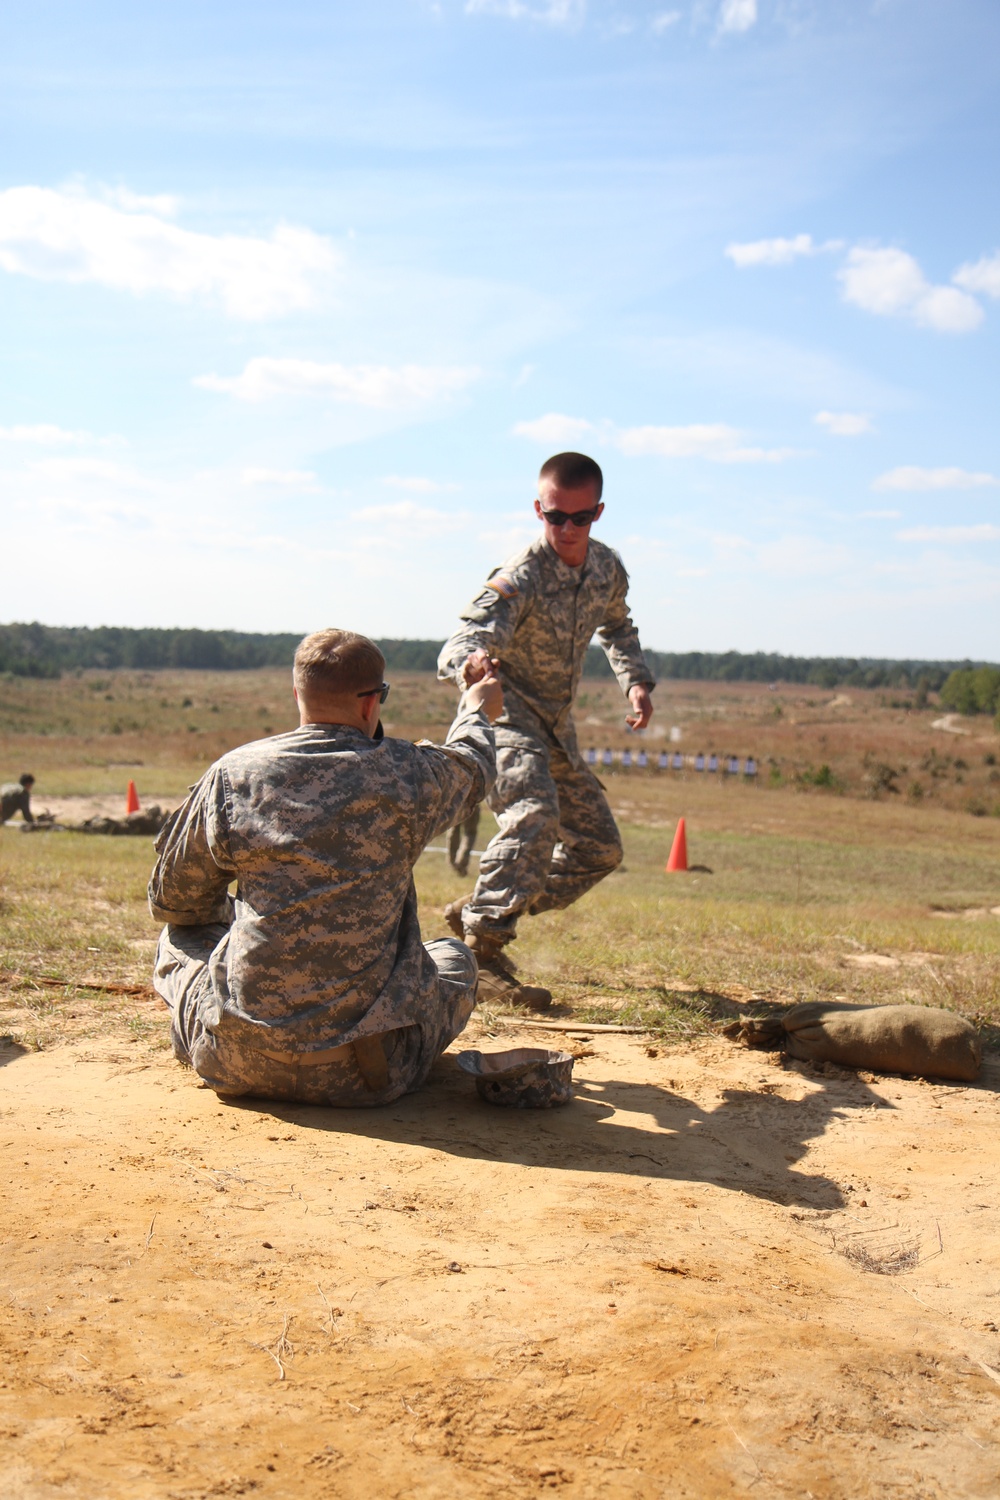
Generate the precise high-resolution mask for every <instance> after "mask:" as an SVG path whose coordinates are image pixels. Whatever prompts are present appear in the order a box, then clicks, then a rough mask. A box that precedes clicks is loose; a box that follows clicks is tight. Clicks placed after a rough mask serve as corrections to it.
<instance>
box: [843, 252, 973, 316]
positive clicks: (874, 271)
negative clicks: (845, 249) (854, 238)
mask: <svg viewBox="0 0 1000 1500" xmlns="http://www.w3.org/2000/svg"><path fill="white" fill-rule="evenodd" d="M837 276H838V279H839V281H840V284H841V286H842V288H843V295H844V300H845V302H851V303H853V304H854V306H855V307H861V308H864V310H865V312H870V313H875V314H877V315H878V316H879V317H887V318H888V317H905V318H910V319H912V321H913V322H914V323H917V324H919V325H920V326H921V327H922V328H933V329H935V330H936V331H937V332H938V333H969V332H971V331H972V329H973V328H978V326H979V324H980V323H981V322H982V320H983V310H982V308H981V307H980V305H979V303H978V302H977V301H976V300H975V298H974V297H970V296H969V295H968V293H967V292H962V291H959V290H958V289H957V288H956V287H953V286H932V285H931V283H930V282H929V281H928V280H927V279H926V277H925V276H924V273H923V271H922V270H921V269H920V266H919V265H918V264H917V262H916V261H915V260H914V258H913V256H912V255H908V254H907V253H906V251H905V250H897V249H893V248H883V249H874V250H872V249H864V248H861V247H858V246H855V248H854V249H853V250H851V251H850V252H849V253H848V256H847V264H846V265H845V266H844V267H843V268H842V269H841V270H840V271H838V273H837Z"/></svg>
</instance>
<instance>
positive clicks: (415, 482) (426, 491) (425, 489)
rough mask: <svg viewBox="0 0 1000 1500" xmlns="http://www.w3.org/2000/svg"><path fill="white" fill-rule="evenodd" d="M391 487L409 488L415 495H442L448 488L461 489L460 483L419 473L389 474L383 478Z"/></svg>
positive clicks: (398, 488) (397, 488)
mask: <svg viewBox="0 0 1000 1500" xmlns="http://www.w3.org/2000/svg"><path fill="white" fill-rule="evenodd" d="M382 483H383V484H387V485H388V486H389V487H390V489H394V490H409V491H410V492H411V493H412V494H414V495H440V494H444V493H445V491H447V490H459V489H461V488H462V486H461V485H460V484H441V483H440V482H439V481H438V480H436V479H423V478H421V477H420V476H419V475H413V476H407V475H403V474H387V475H386V476H385V478H384V479H383V480H382Z"/></svg>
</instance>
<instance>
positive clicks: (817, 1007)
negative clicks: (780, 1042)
mask: <svg viewBox="0 0 1000 1500" xmlns="http://www.w3.org/2000/svg"><path fill="white" fill-rule="evenodd" d="M781 1026H782V1030H783V1031H784V1033H785V1038H784V1046H785V1051H786V1052H787V1053H788V1055H789V1057H797V1058H799V1059H800V1060H801V1061H803V1062H812V1063H824V1062H830V1063H839V1064H840V1065H841V1066H842V1067H847V1068H874V1069H875V1070H876V1071H878V1072H885V1073H916V1074H919V1075H920V1076H922V1077H925V1078H955V1079H960V1080H962V1081H963V1082H966V1083H969V1082H971V1081H972V1079H974V1078H975V1077H976V1076H977V1075H978V1073H979V1068H980V1065H981V1063H982V1060H983V1049H982V1046H981V1044H980V1041H979V1034H978V1032H977V1031H976V1028H975V1027H974V1026H973V1025H972V1024H971V1023H970V1022H969V1021H966V1020H965V1019H964V1018H963V1017H962V1016H958V1015H956V1014H955V1012H954V1011H951V1010H937V1009H933V1008H931V1007H930V1006H926V1005H870V1006H869V1005H848V1004H847V1003H845V1002H843V1001H822V1000H819V1001H810V1002H808V1003H807V1004H805V1005H795V1006H793V1007H792V1009H791V1010H790V1011H787V1012H786V1013H785V1015H784V1016H782V1017H781Z"/></svg>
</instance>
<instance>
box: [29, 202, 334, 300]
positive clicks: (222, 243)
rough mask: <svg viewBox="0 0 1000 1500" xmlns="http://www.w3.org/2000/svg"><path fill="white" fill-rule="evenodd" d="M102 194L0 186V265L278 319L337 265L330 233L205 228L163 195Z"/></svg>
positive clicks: (284, 228) (45, 278)
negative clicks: (174, 211) (126, 197)
mask: <svg viewBox="0 0 1000 1500" xmlns="http://www.w3.org/2000/svg"><path fill="white" fill-rule="evenodd" d="M122 192H123V190H121V189H119V190H118V198H117V203H118V205H119V206H115V205H114V204H112V203H107V202H102V201H101V200H100V199H97V198H93V197H87V196H86V195H85V194H83V193H80V192H74V191H56V190H55V189H51V188H41V187H18V188H8V189H7V190H6V191H5V192H0V269H3V270H4V271H8V272H10V273H11V274H13V275H22V276H31V277H34V278H35V279H37V280H40V281H68V282H74V283H84V282H96V283H97V284H99V285H101V286H107V287H114V288H116V289H118V290H120V291H127V292H131V293H133V294H134V295H136V296H141V295H143V294H146V293H150V292H163V293H165V294H166V295H168V296H170V297H174V298H176V299H177V300H178V301H190V300H192V299H204V300H208V301H210V302H216V303H219V304H220V305H221V306H222V308H223V309H224V310H225V311H226V312H227V313H228V314H229V315H230V316H231V317H234V318H248V319H257V318H273V317H280V316H282V315H283V314H285V313H289V312H293V311H295V310H296V309H299V308H305V307H309V306H311V305H312V303H313V302H314V301H315V300H316V283H317V281H319V280H321V279H322V278H324V277H329V276H330V275H331V274H332V273H333V271H334V270H335V269H336V268H337V265H338V257H337V255H336V253H335V251H334V249H333V247H332V245H331V244H330V242H329V240H326V239H324V238H322V237H321V236H320V235H317V234H313V232H312V231H311V230H309V229H299V228H295V227H294V226H292V225H287V224H286V225H280V226H279V227H278V228H277V229H275V230H274V231H273V232H272V234H271V236H270V238H268V239H259V238H255V237H253V236H250V235H236V234H222V235H211V234H201V233H197V232H195V231H193V230H189V229H181V228H179V227H178V226H177V225H176V224H172V223H170V222H169V221H168V219H167V218H166V217H165V216H164V205H163V203H162V202H161V203H160V206H159V209H158V210H157V211H151V209H150V206H149V205H150V203H151V201H152V200H149V199H144V200H136V203H137V205H141V206H128V207H123V206H121V205H122Z"/></svg>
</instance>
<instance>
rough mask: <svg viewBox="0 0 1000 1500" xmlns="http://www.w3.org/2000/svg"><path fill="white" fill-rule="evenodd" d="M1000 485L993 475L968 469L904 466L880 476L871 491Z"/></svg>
mask: <svg viewBox="0 0 1000 1500" xmlns="http://www.w3.org/2000/svg"><path fill="white" fill-rule="evenodd" d="M995 484H1000V479H998V478H997V477H996V475H995V474H982V473H979V474H977V473H973V472H971V471H970V470H969V469H921V468H918V467H917V465H916V464H904V465H902V466H901V467H900V468H898V469H890V470H889V471H888V473H886V474H880V475H879V477H878V478H877V479H876V480H875V482H874V483H873V484H872V489H873V490H979V489H984V488H988V487H990V486H992V485H995Z"/></svg>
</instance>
